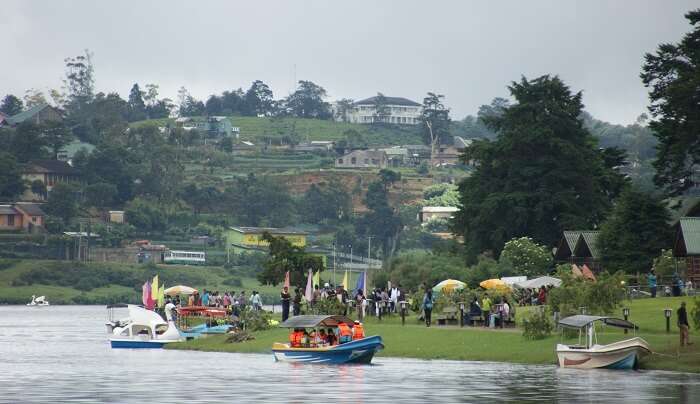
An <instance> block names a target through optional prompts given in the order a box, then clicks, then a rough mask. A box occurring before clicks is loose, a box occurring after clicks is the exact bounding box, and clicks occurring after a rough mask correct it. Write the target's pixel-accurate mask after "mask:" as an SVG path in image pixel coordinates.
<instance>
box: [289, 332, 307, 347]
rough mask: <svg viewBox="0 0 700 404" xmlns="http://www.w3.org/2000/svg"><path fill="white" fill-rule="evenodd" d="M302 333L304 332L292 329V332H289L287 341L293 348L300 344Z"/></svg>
mask: <svg viewBox="0 0 700 404" xmlns="http://www.w3.org/2000/svg"><path fill="white" fill-rule="evenodd" d="M303 335H304V333H302V332H300V331H294V332H293V333H291V334H289V342H290V345H291V346H292V347H293V348H298V347H300V346H301V337H302V336H303Z"/></svg>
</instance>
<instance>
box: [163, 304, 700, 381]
mask: <svg viewBox="0 0 700 404" xmlns="http://www.w3.org/2000/svg"><path fill="white" fill-rule="evenodd" d="M681 300H687V301H688V302H690V299H683V298H660V299H655V300H652V299H645V300H635V301H630V302H626V303H627V304H628V305H629V307H630V310H631V318H630V319H631V320H632V321H635V322H636V323H637V324H638V325H639V327H640V330H639V331H638V334H637V335H638V336H641V337H643V338H644V339H646V340H647V342H649V344H650V345H651V347H652V349H653V351H654V352H655V354H654V355H651V356H649V357H647V358H646V359H645V360H643V362H642V367H644V368H647V369H662V370H678V371H687V372H696V373H700V349H698V346H697V345H692V346H691V347H686V348H683V349H679V346H678V332H677V328H676V327H675V326H673V328H672V329H671V331H672V332H671V333H670V334H666V328H665V319H664V317H663V308H664V307H670V308H673V309H674V310H675V309H676V308H677V307H678V306H679V304H680V301H681ZM520 312H523V310H521V311H520ZM674 313H675V311H674ZM672 324H673V323H672ZM365 329H366V331H367V333H368V334H369V335H381V336H382V338H383V340H384V344H385V347H386V348H385V349H384V350H383V351H382V352H381V353H380V354H379V355H380V356H391V357H410V358H420V359H452V360H476V361H499V362H514V363H535V364H555V363H556V355H555V353H554V349H555V345H556V344H557V342H559V341H560V336H559V335H552V336H550V337H548V338H546V339H543V340H538V341H531V340H527V339H525V338H523V337H522V335H521V332H520V330H519V329H504V330H500V329H497V330H490V329H485V328H481V327H477V328H472V327H465V328H459V327H454V326H450V327H439V326H433V327H431V328H426V327H425V326H424V325H422V324H420V323H419V322H418V321H417V320H416V318H415V317H410V318H407V320H406V325H405V326H402V325H401V320H400V318H399V317H398V316H392V317H390V318H385V319H383V320H382V321H378V320H377V319H375V318H368V319H367V320H366V321H365ZM696 333H697V331H694V332H691V341H692V340H693V337H694V335H692V334H696ZM254 335H255V340H253V341H247V342H243V343H227V342H226V341H225V336H214V337H208V338H203V339H198V340H194V341H189V342H186V343H180V344H176V345H171V346H170V347H171V348H173V349H193V350H202V351H217V352H259V353H267V352H270V348H271V346H272V343H273V342H275V341H286V339H287V331H286V330H284V329H279V328H274V329H271V330H267V331H261V332H256V333H255V334H254ZM630 335H631V334H629V335H628V336H630ZM624 338H625V335H624V334H623V332H622V331H621V330H619V329H615V328H612V327H607V328H606V329H604V330H603V329H601V328H599V329H598V340H599V342H600V343H609V342H612V341H615V340H620V339H624ZM699 341H700V340H699ZM699 343H700V342H699Z"/></svg>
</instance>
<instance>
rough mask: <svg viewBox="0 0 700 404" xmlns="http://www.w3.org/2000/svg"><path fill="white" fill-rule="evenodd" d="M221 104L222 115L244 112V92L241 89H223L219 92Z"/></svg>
mask: <svg viewBox="0 0 700 404" xmlns="http://www.w3.org/2000/svg"><path fill="white" fill-rule="evenodd" d="M221 104H222V105H221V106H222V108H223V110H222V112H223V114H224V115H233V114H244V113H245V111H246V108H245V93H244V92H243V90H242V89H240V88H239V89H237V90H233V91H224V92H223V93H222V94H221Z"/></svg>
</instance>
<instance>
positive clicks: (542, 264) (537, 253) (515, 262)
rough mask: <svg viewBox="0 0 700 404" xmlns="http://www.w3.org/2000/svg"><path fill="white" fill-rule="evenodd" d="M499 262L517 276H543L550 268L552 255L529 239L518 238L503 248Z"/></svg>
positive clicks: (545, 248) (544, 247)
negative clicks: (508, 267)
mask: <svg viewBox="0 0 700 404" xmlns="http://www.w3.org/2000/svg"><path fill="white" fill-rule="evenodd" d="M499 261H501V262H503V263H506V264H507V265H508V266H510V267H511V268H512V269H513V273H514V274H515V275H518V276H522V275H525V276H528V277H535V276H538V275H545V274H547V273H548V272H549V270H550V269H551V267H552V253H551V251H550V250H549V249H548V248H547V247H546V246H543V245H540V244H537V243H535V241H534V240H532V239H531V238H529V237H519V238H514V239H512V240H510V241H508V242H507V243H506V244H505V245H504V246H503V251H502V252H501V257H500V259H499Z"/></svg>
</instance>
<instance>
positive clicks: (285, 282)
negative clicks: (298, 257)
mask: <svg viewBox="0 0 700 404" xmlns="http://www.w3.org/2000/svg"><path fill="white" fill-rule="evenodd" d="M284 286H285V287H286V288H287V289H290V288H291V287H290V285H289V271H287V272H286V273H285V274H284Z"/></svg>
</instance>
